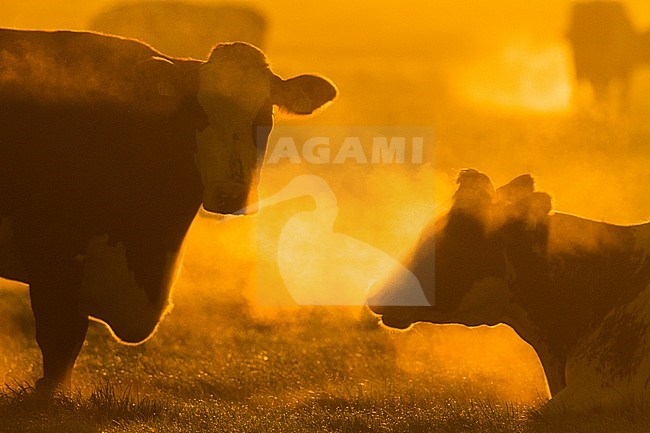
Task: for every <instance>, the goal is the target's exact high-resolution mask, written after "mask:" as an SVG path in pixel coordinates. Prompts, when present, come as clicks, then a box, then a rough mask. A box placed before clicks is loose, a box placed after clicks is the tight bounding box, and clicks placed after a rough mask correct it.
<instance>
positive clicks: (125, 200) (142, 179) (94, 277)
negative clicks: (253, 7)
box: [0, 29, 336, 387]
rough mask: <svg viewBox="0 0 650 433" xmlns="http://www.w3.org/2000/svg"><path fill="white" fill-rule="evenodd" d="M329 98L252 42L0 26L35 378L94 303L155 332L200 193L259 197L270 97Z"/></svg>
mask: <svg viewBox="0 0 650 433" xmlns="http://www.w3.org/2000/svg"><path fill="white" fill-rule="evenodd" d="M335 96H336V89H335V87H334V86H333V85H332V84H331V83H330V82H329V81H327V80H325V79H323V78H320V77H317V76H313V75H302V76H299V77H295V78H292V79H289V80H283V79H281V78H280V77H278V76H277V75H275V74H273V72H272V71H271V70H270V68H269V65H268V63H267V61H266V58H265V56H264V54H263V53H262V52H261V51H259V50H258V49H256V48H254V47H253V46H251V45H248V44H245V43H233V44H220V45H217V46H216V47H215V48H214V50H213V51H212V54H211V55H210V58H209V60H207V61H205V62H200V61H194V60H179V59H175V58H171V57H168V56H165V55H163V54H161V53H159V52H157V51H154V50H153V49H152V48H150V47H149V46H147V45H144V44H142V43H140V42H137V41H134V40H129V39H120V38H116V37H108V36H105V35H100V34H95V33H78V32H69V31H57V32H41V31H19V30H4V29H3V30H0V276H2V277H5V278H8V279H12V280H18V281H23V282H26V283H28V284H29V285H30V295H31V301H32V309H33V311H34V316H35V319H36V339H37V341H38V344H39V346H40V348H41V351H42V353H43V368H44V377H43V379H41V380H40V381H39V385H42V386H46V387H50V386H57V385H59V384H67V383H69V380H70V373H71V370H72V367H73V365H74V362H75V359H76V357H77V355H78V353H79V350H80V348H81V346H82V343H83V341H84V338H85V334H86V330H87V327H88V316H91V317H93V318H96V319H99V320H102V321H104V322H105V323H107V324H108V325H109V326H110V328H111V329H112V331H113V332H114V334H115V335H116V336H117V337H118V338H119V339H120V340H122V341H124V342H129V343H137V342H141V341H143V340H145V339H146V338H148V337H149V336H150V335H151V334H152V333H153V331H154V330H155V328H156V326H157V324H158V322H159V320H160V319H161V317H162V315H163V314H164V312H165V310H166V308H167V306H168V304H169V303H168V296H169V292H170V287H171V286H172V284H173V282H174V278H175V276H176V272H177V269H178V262H179V260H180V259H181V256H182V245H183V239H184V237H185V234H186V232H187V230H188V228H189V226H190V223H191V222H192V219H193V218H194V216H195V214H196V213H197V211H198V210H199V208H200V207H201V204H203V207H204V208H205V209H206V210H207V211H209V212H218V213H226V214H227V213H234V212H237V211H238V210H240V209H242V208H244V207H245V206H246V204H247V198H248V197H249V196H250V197H252V199H254V200H256V198H255V196H256V193H255V191H254V190H255V186H256V184H257V179H258V173H259V168H260V164H261V161H262V158H263V155H264V152H265V148H266V139H267V135H268V133H269V132H270V128H271V126H272V123H273V119H272V111H273V106H274V105H276V106H280V107H281V108H282V109H284V110H286V111H289V112H292V113H296V114H310V113H312V112H313V111H314V110H316V109H317V108H319V107H321V106H322V105H324V104H326V103H327V102H329V101H331V100H332V99H334V98H335ZM251 188H252V189H253V191H249V190H251ZM249 193H250V194H249Z"/></svg>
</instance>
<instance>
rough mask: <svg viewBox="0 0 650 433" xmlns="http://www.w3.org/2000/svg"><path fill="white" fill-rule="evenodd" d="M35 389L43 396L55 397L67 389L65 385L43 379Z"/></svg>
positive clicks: (37, 382)
mask: <svg viewBox="0 0 650 433" xmlns="http://www.w3.org/2000/svg"><path fill="white" fill-rule="evenodd" d="M34 389H35V390H36V392H37V393H38V394H41V395H49V396H51V395H54V394H56V393H58V392H61V391H63V390H64V389H66V387H65V385H64V384H63V383H61V382H59V381H56V380H51V379H47V378H45V377H41V378H40V379H38V380H37V381H36V384H35V385H34Z"/></svg>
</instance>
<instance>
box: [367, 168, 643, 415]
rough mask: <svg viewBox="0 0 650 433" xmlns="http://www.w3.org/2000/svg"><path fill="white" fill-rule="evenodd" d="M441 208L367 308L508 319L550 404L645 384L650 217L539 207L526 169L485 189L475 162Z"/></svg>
mask: <svg viewBox="0 0 650 433" xmlns="http://www.w3.org/2000/svg"><path fill="white" fill-rule="evenodd" d="M458 185H459V186H458V191H457V192H456V194H455V196H454V200H453V204H452V206H451V209H450V210H449V212H448V213H446V214H444V215H442V216H441V217H439V218H437V219H435V220H434V221H432V222H431V223H430V224H429V226H428V227H426V228H425V229H424V231H423V233H422V235H421V236H420V239H419V240H418V242H417V243H416V245H415V247H414V248H413V250H412V252H411V253H410V254H409V255H408V256H407V257H406V259H405V260H404V265H405V266H406V267H407V268H408V269H410V270H411V272H413V273H414V274H415V276H416V277H417V278H418V280H419V282H420V285H421V287H422V291H423V292H424V295H425V296H426V297H427V298H428V300H429V303H430V304H431V306H416V305H405V303H404V299H414V296H415V295H416V294H412V293H408V292H409V290H413V288H416V289H417V288H419V286H417V285H413V284H408V282H407V281H405V280H404V279H403V278H400V277H399V275H401V273H400V272H399V271H398V272H395V273H394V275H395V276H392V277H389V278H388V279H386V281H383V282H381V283H378V284H377V286H376V287H375V288H374V290H373V292H372V294H371V296H370V297H369V298H368V305H369V306H370V308H371V309H372V310H373V311H374V312H375V313H376V314H379V315H381V319H382V321H383V323H384V324H385V325H386V326H389V327H393V328H400V329H406V328H408V327H409V326H410V325H411V324H413V323H416V322H430V323H459V324H463V325H467V326H479V325H497V324H499V323H505V324H507V325H509V326H511V327H512V328H513V329H514V330H515V331H516V332H517V333H518V334H519V336H520V337H521V338H522V339H524V340H525V341H527V342H528V343H529V344H530V345H531V346H532V347H533V348H534V349H535V351H536V352H537V354H538V356H539V358H540V360H541V363H542V366H543V367H544V371H545V373H546V378H547V381H548V386H549V390H550V393H551V395H552V399H551V402H553V403H554V404H557V405H561V406H565V407H568V408H571V409H583V408H589V407H591V406H614V405H617V404H620V403H623V404H629V403H630V402H633V401H636V400H639V399H643V398H647V397H648V392H649V391H650V223H646V224H640V225H634V226H617V225H613V224H606V223H603V222H598V221H591V220H587V219H584V218H579V217H576V216H573V215H568V214H563V213H559V212H556V213H550V211H551V198H550V197H549V196H548V195H547V194H545V193H542V192H537V191H535V190H534V183H533V179H532V178H531V177H530V176H529V175H523V176H520V177H518V178H516V179H514V180H513V181H511V182H510V183H508V184H507V185H505V186H502V187H501V188H498V189H497V190H496V191H495V190H494V188H493V186H492V183H491V182H490V179H489V178H488V177H487V176H486V175H484V174H482V173H479V172H477V171H475V170H465V171H463V172H462V173H461V174H460V176H459V178H458Z"/></svg>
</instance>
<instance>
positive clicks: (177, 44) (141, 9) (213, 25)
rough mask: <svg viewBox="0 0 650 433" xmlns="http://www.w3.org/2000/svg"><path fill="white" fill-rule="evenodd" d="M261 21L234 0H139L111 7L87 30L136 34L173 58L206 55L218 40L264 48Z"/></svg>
mask: <svg viewBox="0 0 650 433" xmlns="http://www.w3.org/2000/svg"><path fill="white" fill-rule="evenodd" d="M266 28H267V24H266V20H265V19H264V17H263V16H262V15H261V14H260V13H259V12H257V11H255V10H254V9H252V8H250V7H247V6H241V5H236V4H221V5H208V4H194V3H185V2H179V1H161V2H160V1H144V2H136V3H126V4H121V5H117V6H113V7H112V8H110V9H107V10H105V11H104V12H101V13H100V14H98V15H97V16H95V18H94V19H93V20H92V21H91V22H90V24H89V29H90V30H95V31H100V32H103V33H109V34H113V35H118V36H125V37H128V38H133V39H138V40H141V41H143V42H146V43H147V44H149V45H151V46H153V47H154V48H156V49H158V50H160V51H162V52H164V53H165V54H169V55H171V56H175V57H193V58H196V59H205V58H206V57H207V56H208V54H210V50H211V49H212V47H213V46H214V44H215V43H217V42H235V41H242V42H248V43H249V44H252V45H255V46H256V47H259V48H262V49H263V48H264V46H265V41H266Z"/></svg>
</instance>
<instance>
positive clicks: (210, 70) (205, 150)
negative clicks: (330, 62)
mask: <svg viewBox="0 0 650 433" xmlns="http://www.w3.org/2000/svg"><path fill="white" fill-rule="evenodd" d="M336 94H337V91H336V88H335V87H334V85H333V84H332V83H330V82H329V81H328V80H326V79H324V78H321V77H317V76H314V75H301V76H299V77H296V78H293V79H289V80H283V79H281V78H280V77H278V76H277V75H275V74H274V73H273V72H271V70H270V68H269V65H268V63H267V60H266V57H265V56H264V54H263V53H262V52H261V51H260V50H258V49H257V48H255V47H253V46H252V45H248V44H246V43H243V42H237V43H231V44H219V45H217V46H216V47H215V48H214V49H213V51H212V54H211V55H210V58H209V60H208V61H207V62H205V63H204V64H203V65H202V66H201V70H200V74H199V88H198V101H199V103H200V105H201V107H202V108H203V111H204V112H205V113H206V115H207V117H208V119H209V125H208V126H207V128H205V129H203V130H201V131H198V132H197V134H196V140H197V147H198V149H197V155H196V162H197V165H198V167H199V170H200V172H201V177H202V179H203V185H204V195H203V206H204V208H205V209H206V210H207V211H210V212H219V213H237V212H238V211H239V212H240V211H241V210H242V209H244V208H246V205H247V204H248V203H247V199H248V197H249V195H250V196H255V197H256V196H257V193H256V191H254V190H255V187H256V185H257V181H258V178H259V168H260V166H261V163H262V161H263V158H264V153H265V150H266V143H267V139H268V134H269V133H270V131H271V127H272V126H273V106H274V105H275V106H278V107H280V108H281V109H283V110H285V111H287V112H290V113H294V114H301V115H308V114H311V113H312V112H313V111H314V110H316V109H318V108H319V107H321V106H323V105H324V104H326V103H327V102H329V101H332V100H333V99H334V98H335V97H336ZM251 190H253V191H251ZM251 208H254V207H252V206H251V207H248V208H247V209H251Z"/></svg>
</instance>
